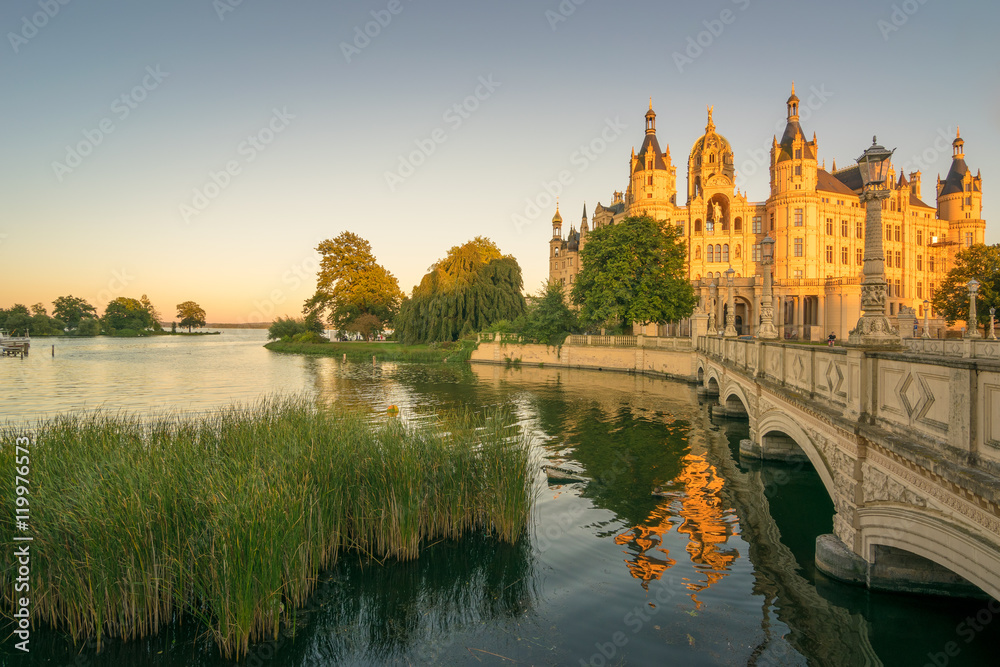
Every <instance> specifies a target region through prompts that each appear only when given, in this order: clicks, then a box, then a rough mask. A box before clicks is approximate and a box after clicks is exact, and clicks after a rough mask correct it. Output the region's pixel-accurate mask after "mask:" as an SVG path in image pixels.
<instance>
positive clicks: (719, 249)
mask: <svg viewBox="0 0 1000 667" xmlns="http://www.w3.org/2000/svg"><path fill="white" fill-rule="evenodd" d="M727 254H728V251H727ZM715 261H716V262H721V261H722V246H721V245H719V244H716V245H715Z"/></svg>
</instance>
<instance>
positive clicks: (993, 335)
mask: <svg viewBox="0 0 1000 667" xmlns="http://www.w3.org/2000/svg"><path fill="white" fill-rule="evenodd" d="M996 314H997V309H996V308H995V307H993V306H990V340H996V339H997V333H996V331H995V330H994V329H993V322H994V315H996Z"/></svg>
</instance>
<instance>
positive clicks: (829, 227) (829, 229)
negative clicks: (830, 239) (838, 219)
mask: <svg viewBox="0 0 1000 667" xmlns="http://www.w3.org/2000/svg"><path fill="white" fill-rule="evenodd" d="M826 233H827V234H829V235H830V236H833V218H827V219H826Z"/></svg>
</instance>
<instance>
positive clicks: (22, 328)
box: [0, 303, 31, 336]
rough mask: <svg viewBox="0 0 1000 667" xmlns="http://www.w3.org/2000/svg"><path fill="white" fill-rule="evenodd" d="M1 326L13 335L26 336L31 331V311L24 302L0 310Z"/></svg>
mask: <svg viewBox="0 0 1000 667" xmlns="http://www.w3.org/2000/svg"><path fill="white" fill-rule="evenodd" d="M0 327H2V328H4V329H6V330H7V332H8V333H9V334H10V335H12V336H24V335H26V334H28V333H29V332H30V331H31V311H30V310H28V307H27V306H25V305H24V304H23V303H15V304H14V305H13V306H11V307H10V308H8V309H6V310H0Z"/></svg>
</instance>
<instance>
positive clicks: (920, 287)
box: [917, 280, 924, 315]
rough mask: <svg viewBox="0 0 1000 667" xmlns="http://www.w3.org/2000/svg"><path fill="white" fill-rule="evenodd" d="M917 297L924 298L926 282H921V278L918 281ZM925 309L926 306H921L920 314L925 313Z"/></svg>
mask: <svg viewBox="0 0 1000 667" xmlns="http://www.w3.org/2000/svg"><path fill="white" fill-rule="evenodd" d="M917 298H918V299H923V298H924V283H923V282H921V281H919V280H918V281H917ZM923 310H924V307H923V306H920V314H921V315H923V314H924V313H923Z"/></svg>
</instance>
